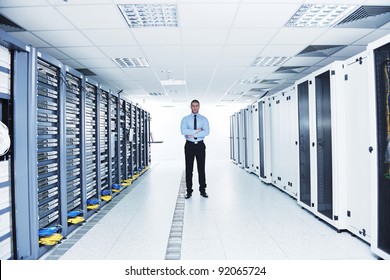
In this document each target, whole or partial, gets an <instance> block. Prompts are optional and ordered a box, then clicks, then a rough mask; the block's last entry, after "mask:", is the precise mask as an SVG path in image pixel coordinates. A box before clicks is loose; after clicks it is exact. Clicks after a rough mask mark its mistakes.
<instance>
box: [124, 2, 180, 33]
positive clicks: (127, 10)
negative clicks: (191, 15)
mask: <svg viewBox="0 0 390 280" xmlns="http://www.w3.org/2000/svg"><path fill="white" fill-rule="evenodd" d="M118 8H119V10H120V11H121V13H122V14H123V16H124V17H125V19H126V21H127V24H128V25H129V26H130V27H131V28H137V27H159V26H168V27H176V26H177V8H176V4H123V5H118Z"/></svg>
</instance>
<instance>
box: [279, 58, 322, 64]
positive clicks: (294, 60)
mask: <svg viewBox="0 0 390 280" xmlns="http://www.w3.org/2000/svg"><path fill="white" fill-rule="evenodd" d="M323 59H324V58H323V57H292V58H290V59H289V60H287V61H286V62H285V63H284V64H283V66H311V65H314V64H316V63H318V62H320V61H321V60H323Z"/></svg>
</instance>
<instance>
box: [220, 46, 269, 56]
mask: <svg viewBox="0 0 390 280" xmlns="http://www.w3.org/2000/svg"><path fill="white" fill-rule="evenodd" d="M264 46H266V45H226V46H225V47H224V48H223V50H222V52H221V56H251V57H256V56H257V55H258V54H259V53H260V51H261V50H262V49H263V48H264Z"/></svg>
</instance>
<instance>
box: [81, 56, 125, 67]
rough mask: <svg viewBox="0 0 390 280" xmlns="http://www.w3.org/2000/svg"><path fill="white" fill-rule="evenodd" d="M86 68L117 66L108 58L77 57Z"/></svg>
mask: <svg viewBox="0 0 390 280" xmlns="http://www.w3.org/2000/svg"><path fill="white" fill-rule="evenodd" d="M77 61H79V62H80V63H81V64H83V65H84V66H85V67H87V68H116V67H118V66H117V65H116V63H115V62H114V61H112V59H108V58H79V59H77Z"/></svg>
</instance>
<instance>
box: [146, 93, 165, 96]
mask: <svg viewBox="0 0 390 280" xmlns="http://www.w3.org/2000/svg"><path fill="white" fill-rule="evenodd" d="M148 94H149V95H150V96H166V94H165V92H149V93H148Z"/></svg>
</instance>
